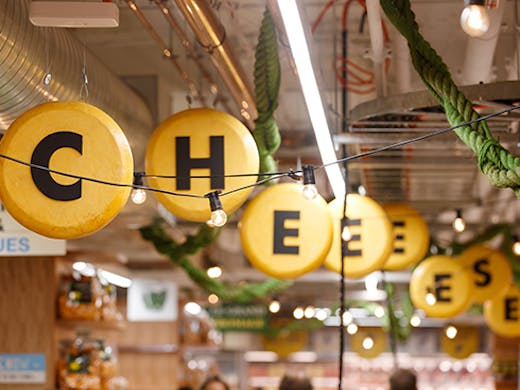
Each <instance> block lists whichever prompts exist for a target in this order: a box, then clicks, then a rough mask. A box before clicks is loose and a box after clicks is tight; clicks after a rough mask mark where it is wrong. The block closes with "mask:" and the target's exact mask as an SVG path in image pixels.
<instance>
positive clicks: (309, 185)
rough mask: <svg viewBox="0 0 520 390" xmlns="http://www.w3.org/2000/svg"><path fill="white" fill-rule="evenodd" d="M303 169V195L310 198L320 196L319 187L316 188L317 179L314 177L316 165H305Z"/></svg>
mask: <svg viewBox="0 0 520 390" xmlns="http://www.w3.org/2000/svg"><path fill="white" fill-rule="evenodd" d="M302 170H303V189H302V192H303V197H304V198H305V199H308V200H312V199H315V198H316V196H318V189H317V188H316V179H315V177H314V167H313V166H311V165H304V166H303V167H302Z"/></svg>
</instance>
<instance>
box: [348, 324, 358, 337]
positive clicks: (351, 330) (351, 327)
mask: <svg viewBox="0 0 520 390" xmlns="http://www.w3.org/2000/svg"><path fill="white" fill-rule="evenodd" d="M357 331H358V326H357V325H356V324H354V323H351V324H349V325H348V326H347V333H348V334H349V335H353V334H356V333H357Z"/></svg>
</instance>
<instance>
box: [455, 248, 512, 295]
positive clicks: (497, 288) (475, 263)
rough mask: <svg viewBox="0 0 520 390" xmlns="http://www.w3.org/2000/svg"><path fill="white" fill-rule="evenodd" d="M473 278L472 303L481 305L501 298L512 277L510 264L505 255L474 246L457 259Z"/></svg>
mask: <svg viewBox="0 0 520 390" xmlns="http://www.w3.org/2000/svg"><path fill="white" fill-rule="evenodd" d="M458 261H459V262H460V263H461V264H462V266H464V267H466V268H467V269H468V270H469V272H470V274H471V276H472V277H473V297H472V298H473V301H474V302H477V303H482V302H484V301H486V300H488V299H494V298H496V297H501V296H503V295H504V294H505V293H506V292H507V290H508V289H509V284H510V283H511V280H512V277H513V271H512V270H511V264H509V261H508V260H507V258H506V257H505V255H504V254H503V253H502V252H500V251H498V250H496V249H493V248H489V247H486V246H484V245H474V246H472V247H470V248H468V249H466V250H465V251H464V252H462V253H461V254H460V256H459V258H458Z"/></svg>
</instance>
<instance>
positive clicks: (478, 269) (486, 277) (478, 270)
mask: <svg viewBox="0 0 520 390" xmlns="http://www.w3.org/2000/svg"><path fill="white" fill-rule="evenodd" d="M483 266H486V267H487V268H489V260H488V259H487V258H482V259H479V260H477V261H475V263H474V264H473V271H474V272H475V274H479V275H480V276H482V278H483V279H482V280H475V285H477V286H478V287H485V286H488V285H489V283H491V274H490V273H489V271H486V270H485V269H483Z"/></svg>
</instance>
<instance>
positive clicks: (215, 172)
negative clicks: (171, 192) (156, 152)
mask: <svg viewBox="0 0 520 390" xmlns="http://www.w3.org/2000/svg"><path fill="white" fill-rule="evenodd" d="M209 149H210V152H209V157H207V158H192V157H191V154H190V137H175V158H176V160H175V165H176V168H177V172H176V174H175V175H176V177H177V180H176V182H177V190H190V189H191V179H190V173H191V170H192V169H197V168H207V169H209V171H210V175H211V179H210V181H211V189H212V190H216V189H223V188H224V137H223V136H210V137H209Z"/></svg>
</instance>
